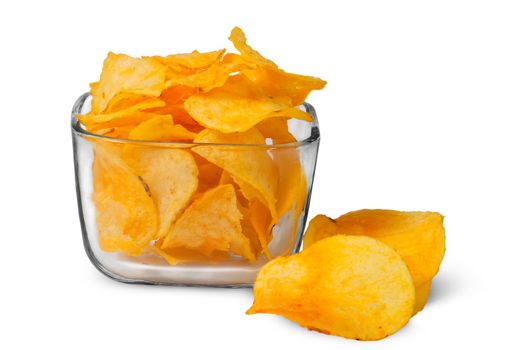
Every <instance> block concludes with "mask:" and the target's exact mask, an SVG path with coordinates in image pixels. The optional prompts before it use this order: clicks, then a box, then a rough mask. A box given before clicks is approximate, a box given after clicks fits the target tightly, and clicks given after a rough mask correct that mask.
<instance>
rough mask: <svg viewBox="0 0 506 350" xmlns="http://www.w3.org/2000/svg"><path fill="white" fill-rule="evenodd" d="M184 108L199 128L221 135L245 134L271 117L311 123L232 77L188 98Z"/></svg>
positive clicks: (240, 78) (304, 115)
mask: <svg viewBox="0 0 506 350" xmlns="http://www.w3.org/2000/svg"><path fill="white" fill-rule="evenodd" d="M184 107H185V109H186V111H187V112H188V113H189V114H190V115H191V116H192V118H193V119H195V120H196V121H197V122H198V123H199V124H201V125H203V126H205V127H207V128H210V129H213V130H217V131H220V132H223V133H232V132H242V131H246V130H248V129H250V128H252V127H253V126H254V125H256V124H258V123H259V122H261V121H262V120H265V119H268V118H272V117H285V118H289V117H293V118H297V119H302V120H307V121H311V120H312V117H311V116H310V115H309V114H308V113H306V112H303V111H301V110H299V109H297V108H292V107H291V106H288V105H285V104H282V103H279V102H276V101H274V100H272V99H270V98H269V97H267V96H264V95H262V94H261V93H260V92H259V91H258V89H257V88H256V87H255V86H254V85H253V84H252V83H251V82H250V81H249V80H248V79H247V78H246V77H244V76H243V75H236V76H232V77H230V78H228V80H227V82H226V83H225V84H224V85H223V86H222V87H219V88H216V89H213V90H211V91H209V92H207V93H203V94H197V95H193V96H191V97H189V98H188V99H187V100H186V101H185V103H184Z"/></svg>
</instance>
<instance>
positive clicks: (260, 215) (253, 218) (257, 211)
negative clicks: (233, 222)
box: [248, 200, 273, 259]
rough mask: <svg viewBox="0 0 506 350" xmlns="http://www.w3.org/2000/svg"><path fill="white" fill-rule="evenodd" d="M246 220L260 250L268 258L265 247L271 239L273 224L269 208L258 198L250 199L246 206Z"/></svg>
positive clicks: (269, 256) (267, 251) (268, 254)
mask: <svg viewBox="0 0 506 350" xmlns="http://www.w3.org/2000/svg"><path fill="white" fill-rule="evenodd" d="M248 214H249V215H248V220H249V222H250V223H251V226H252V227H253V229H254V230H255V232H256V234H257V237H258V241H259V242H260V246H261V247H262V251H263V252H264V253H265V254H266V256H267V257H268V258H269V259H270V258H271V255H270V253H269V250H268V248H267V245H268V244H269V242H270V240H271V238H272V237H271V229H272V226H273V223H272V221H273V220H272V216H271V213H270V212H269V209H268V208H267V207H266V206H265V205H264V204H263V203H262V202H260V201H259V200H252V201H251V202H250V203H249V207H248Z"/></svg>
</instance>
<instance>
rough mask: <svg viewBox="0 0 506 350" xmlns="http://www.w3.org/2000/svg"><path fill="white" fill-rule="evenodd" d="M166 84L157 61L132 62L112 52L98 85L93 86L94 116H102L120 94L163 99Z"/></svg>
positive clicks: (92, 102) (138, 59)
mask: <svg viewBox="0 0 506 350" xmlns="http://www.w3.org/2000/svg"><path fill="white" fill-rule="evenodd" d="M164 83H165V66H164V65H163V64H162V63H160V62H159V61H157V60H156V59H154V58H150V57H143V58H133V57H129V56H127V55H123V54H114V53H112V52H109V54H108V55H107V58H106V59H105V61H104V66H103V68H102V74H101V75H100V80H99V81H98V83H95V84H91V96H92V97H93V99H92V101H91V104H92V112H93V113H96V114H98V113H101V112H103V111H104V110H105V109H106V107H107V104H108V103H109V101H110V100H111V99H112V98H113V97H114V96H115V95H116V94H118V93H120V92H127V93H135V94H139V95H144V96H160V93H161V92H162V90H163V88H164Z"/></svg>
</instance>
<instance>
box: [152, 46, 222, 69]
mask: <svg viewBox="0 0 506 350" xmlns="http://www.w3.org/2000/svg"><path fill="white" fill-rule="evenodd" d="M224 53H225V49H222V50H217V51H211V52H202V53H201V52H198V51H196V50H195V51H192V52H190V53H179V54H174V55H168V56H165V57H158V56H157V57H155V58H156V59H158V60H159V61H160V62H162V63H163V64H165V65H167V66H170V67H173V69H174V70H176V71H177V70H182V69H186V70H200V69H205V68H208V67H209V66H211V65H212V64H214V63H216V62H218V61H219V60H220V59H221V58H222V57H223V54H224ZM174 67H179V69H177V68H174Z"/></svg>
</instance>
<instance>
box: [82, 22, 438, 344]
mask: <svg viewBox="0 0 506 350" xmlns="http://www.w3.org/2000/svg"><path fill="white" fill-rule="evenodd" d="M230 40H231V41H232V43H233V44H234V46H235V48H236V49H237V51H238V52H239V53H238V54H235V53H226V52H225V50H218V51H213V52H206V53H199V52H197V51H194V52H191V53H186V54H175V55H169V56H165V57H161V56H153V57H141V58H133V57H129V56H126V55H123V54H119V55H118V54H113V53H110V54H109V55H108V57H107V58H106V60H105V62H104V66H103V71H102V74H101V76H100V80H99V81H98V82H96V83H92V84H91V96H92V109H91V112H90V113H88V114H86V115H81V116H78V119H79V121H80V122H81V124H82V126H83V128H84V129H85V130H86V131H87V132H89V133H91V134H95V135H100V136H101V137H96V136H88V139H89V141H90V142H91V143H92V144H93V147H94V155H95V158H94V162H93V201H94V203H95V208H96V222H97V227H98V234H99V236H98V241H99V244H100V247H101V249H102V250H104V251H106V252H117V253H122V254H125V255H127V256H130V257H136V256H139V255H142V254H146V253H148V254H157V255H159V256H161V257H162V258H163V259H165V261H166V262H167V263H168V264H171V265H174V264H178V263H180V262H194V261H206V262H213V261H224V260H227V259H239V260H243V261H245V262H253V261H255V260H256V259H258V257H259V256H260V255H261V254H264V255H265V256H266V257H267V258H271V255H270V253H269V250H268V245H269V242H270V241H271V239H272V232H273V227H274V226H275V225H277V224H278V223H279V222H280V220H281V219H282V218H286V217H288V218H290V220H291V221H292V222H291V226H290V227H291V230H292V232H291V233H292V237H291V239H292V245H293V239H294V235H295V233H296V231H297V230H298V229H299V217H300V215H301V213H302V211H303V209H304V207H305V204H306V197H307V190H308V181H307V179H306V176H305V172H304V169H303V167H302V164H301V157H300V154H299V149H298V146H299V145H300V144H299V143H297V140H296V139H295V137H294V136H293V135H292V134H291V133H290V131H289V125H288V120H289V119H290V118H296V119H300V120H303V121H308V122H310V121H311V120H312V117H311V115H309V114H308V113H306V112H305V111H304V110H303V109H301V108H299V107H300V105H301V104H303V103H304V101H305V99H306V97H307V96H308V94H309V93H310V92H311V91H312V90H318V89H322V88H323V87H324V86H325V82H324V81H323V80H321V79H318V78H314V77H308V76H302V75H297V74H292V73H287V72H285V71H283V70H281V69H280V68H278V67H277V65H276V64H275V63H273V62H272V61H270V60H268V59H266V58H265V57H263V56H262V55H260V54H259V53H258V52H257V51H255V50H254V49H252V48H251V47H250V46H249V45H248V44H247V43H246V38H245V36H244V33H243V32H242V31H241V30H240V29H239V28H234V29H233V30H232V33H231V35H230ZM88 135H89V134H88ZM104 136H105V137H104ZM279 144H283V147H276V145H279ZM287 214H290V215H287ZM288 252H289V250H288V251H286V253H288ZM444 252H445V233H444V228H443V217H442V216H441V215H440V214H438V213H433V212H397V211H393V210H360V211H356V212H351V213H348V214H346V215H343V216H341V217H339V218H337V219H335V220H332V219H330V218H328V217H326V216H323V215H318V216H316V217H315V218H314V219H313V220H312V221H311V222H310V224H309V227H308V229H307V232H306V234H305V237H304V250H303V251H302V252H301V253H299V254H295V255H293V256H280V257H277V258H275V259H273V260H271V261H270V262H268V263H267V264H266V265H264V267H263V268H262V269H261V270H260V272H259V274H258V276H257V279H256V282H255V287H254V296H255V301H254V303H253V305H252V307H251V308H250V309H249V310H248V313H249V314H253V313H274V314H279V315H282V316H284V317H286V318H288V319H290V320H293V321H295V322H297V323H299V324H301V325H302V326H304V327H307V328H309V329H313V330H317V331H320V332H323V333H327V334H333V335H339V336H343V337H347V338H352V339H360V340H374V339H381V338H384V337H386V336H388V335H390V334H393V333H394V332H396V331H397V330H399V329H400V328H402V327H403V326H404V325H405V324H406V323H407V322H408V321H409V319H410V318H411V316H413V315H414V314H416V313H417V312H419V311H420V310H422V309H423V307H424V305H425V303H426V301H427V298H428V296H429V292H430V286H431V282H432V279H433V277H434V276H435V275H436V273H437V272H438V270H439V265H440V263H441V261H442V259H443V255H444ZM160 260H162V259H160Z"/></svg>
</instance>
